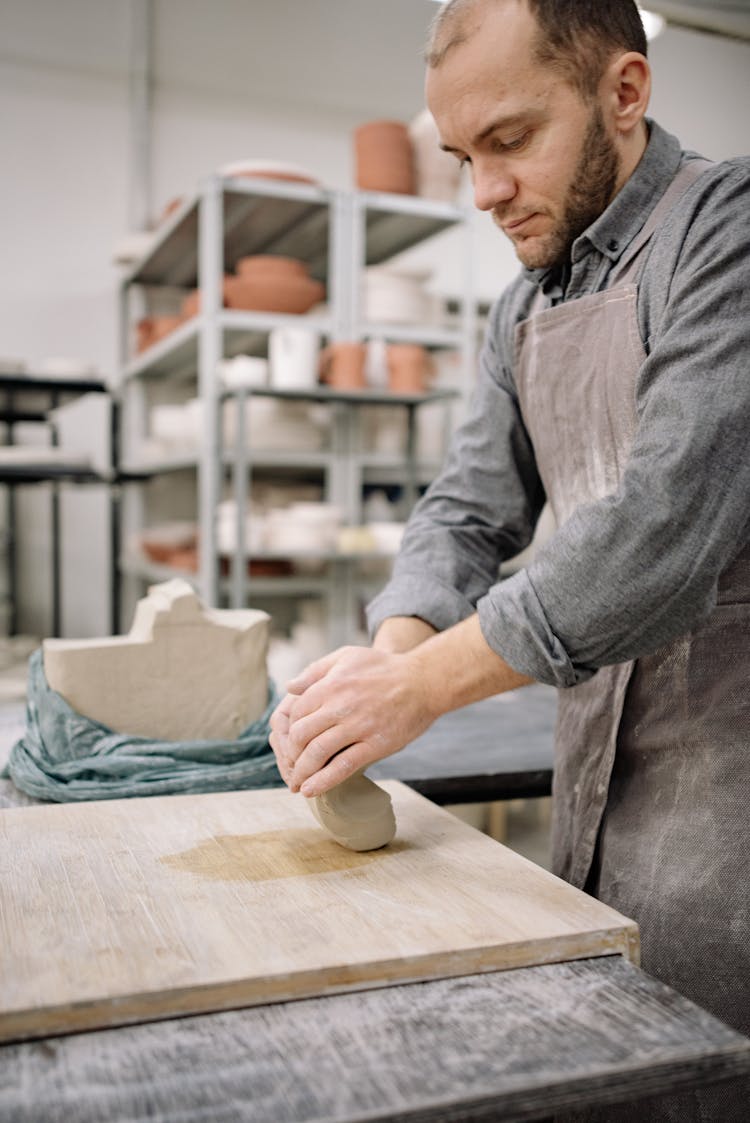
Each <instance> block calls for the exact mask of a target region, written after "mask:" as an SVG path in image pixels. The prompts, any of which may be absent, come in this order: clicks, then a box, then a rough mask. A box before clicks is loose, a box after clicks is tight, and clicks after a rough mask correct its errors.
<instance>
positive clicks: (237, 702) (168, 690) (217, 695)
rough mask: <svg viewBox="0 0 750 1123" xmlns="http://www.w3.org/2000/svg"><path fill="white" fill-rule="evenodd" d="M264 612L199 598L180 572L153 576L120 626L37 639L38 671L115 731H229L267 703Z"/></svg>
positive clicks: (203, 734) (168, 736) (183, 734)
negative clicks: (157, 580)
mask: <svg viewBox="0 0 750 1123" xmlns="http://www.w3.org/2000/svg"><path fill="white" fill-rule="evenodd" d="M270 620H271V618H270V616H269V615H268V614H267V613H266V612H260V611H257V610H255V609H237V610H222V609H210V608H204V606H203V605H202V604H201V602H200V601H199V599H198V597H197V596H196V594H195V592H194V590H193V589H192V587H191V586H190V585H189V584H188V583H187V581H182V580H179V579H177V580H174V581H167V582H165V583H164V584H161V585H154V586H152V587H151V588H150V589H149V591H148V596H146V597H144V598H143V599H142V600H140V601H139V602H138V604H137V606H136V611H135V616H134V619H133V625H132V627H131V629H130V632H129V633H128V635H126V636H107V637H104V638H101V639H85V640H67V639H47V640H45V641H44V643H43V644H42V650H43V658H44V673H45V675H46V678H47V682H48V683H49V685H50V687H51V688H52V689H53V690H56V691H57V693H58V694H61V695H62V696H63V698H64V699H65V700H66V702H68V704H69V705H70V706H72V707H73V709H74V710H77V711H78V713H79V714H83V715H84V716H85V717H88V718H92V719H93V720H94V721H99V722H101V723H102V724H103V725H106V726H108V727H109V728H110V729H114V730H115V731H116V732H118V733H130V734H133V735H136V736H141V737H152V738H154V739H156V740H160V741H201V740H221V741H234V740H236V739H237V737H238V736H239V734H240V733H241V732H242V731H243V729H246V728H247V726H248V725H250V724H251V722H253V721H256V720H257V719H258V718H259V717H260V716H261V714H262V713H263V711H264V710H265V709H266V706H267V705H268V672H267V670H266V654H267V651H268V632H269V625H270Z"/></svg>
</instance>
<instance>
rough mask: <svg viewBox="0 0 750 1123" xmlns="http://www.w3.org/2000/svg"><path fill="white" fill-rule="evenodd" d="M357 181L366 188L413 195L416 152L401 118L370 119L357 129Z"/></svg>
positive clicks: (364, 189)
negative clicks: (386, 119)
mask: <svg viewBox="0 0 750 1123" xmlns="http://www.w3.org/2000/svg"><path fill="white" fill-rule="evenodd" d="M354 157H355V181H356V184H357V187H360V188H361V189H362V190H363V191H391V192H394V193H396V194H399V195H413V194H414V192H415V190H416V181H415V174H414V153H413V150H412V143H411V139H410V137H409V130H408V129H407V127H406V125H404V124H402V123H401V122H400V121H369V122H367V123H366V124H364V125H360V126H359V128H358V129H356V130H355V132H354Z"/></svg>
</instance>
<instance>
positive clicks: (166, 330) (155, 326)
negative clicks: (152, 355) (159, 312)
mask: <svg viewBox="0 0 750 1123" xmlns="http://www.w3.org/2000/svg"><path fill="white" fill-rule="evenodd" d="M181 323H182V316H153V317H152V319H151V342H152V343H157V342H158V341H159V340H160V339H165V338H166V336H168V335H170V333H171V332H173V331H175V329H176V328H178V327H179V326H180V324H181Z"/></svg>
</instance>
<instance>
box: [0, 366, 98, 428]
mask: <svg viewBox="0 0 750 1123" xmlns="http://www.w3.org/2000/svg"><path fill="white" fill-rule="evenodd" d="M107 393H109V387H108V386H107V384H106V382H104V381H102V379H100V378H53V377H52V376H51V375H44V374H26V373H22V372H18V373H17V374H0V401H7V403H8V407H7V408H2V407H0V410H2V418H0V420H2V421H5V422H8V423H13V422H16V421H19V422H20V421H30V422H44V421H47V420H48V417H47V415H48V414H49V411H50V410H52V409H56V408H57V407H58V406H61V405H63V404H65V403H66V402H71V401H74V400H75V399H76V398H80V397H82V396H83V395H84V394H107Z"/></svg>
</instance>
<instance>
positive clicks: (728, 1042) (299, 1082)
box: [0, 956, 750, 1123]
mask: <svg viewBox="0 0 750 1123" xmlns="http://www.w3.org/2000/svg"><path fill="white" fill-rule="evenodd" d="M748 1072H750V1041H748V1040H746V1039H745V1038H743V1037H741V1036H740V1035H739V1034H736V1033H734V1032H733V1031H732V1030H730V1029H728V1028H726V1027H725V1026H723V1025H722V1024H721V1023H719V1022H717V1021H716V1020H715V1019H713V1018H712V1017H710V1016H709V1015H708V1014H705V1013H704V1012H703V1011H701V1010H699V1009H698V1008H697V1007H695V1006H693V1005H692V1004H691V1003H689V1002H687V1001H686V1000H685V999H683V998H680V997H679V996H678V995H676V994H675V993H674V992H673V991H672V990H670V989H669V988H668V987H665V986H663V985H662V984H660V983H657V982H655V981H654V980H653V979H650V978H649V977H648V976H647V975H645V974H644V973H643V972H641V971H639V970H637V969H636V968H634V967H632V966H631V965H629V964H627V963H626V962H625V961H624V960H622V959H620V958H619V957H617V956H615V957H610V958H603V959H596V960H593V959H590V960H581V961H579V962H577V963H564V964H550V965H546V966H543V967H527V968H523V969H521V970H516V971H503V972H497V973H492V974H486V975H474V976H471V977H467V978H455V979H447V980H440V981H437V982H429V983H414V984H411V985H408V986H396V987H388V988H385V989H381V990H371V991H364V992H361V993H352V994H343V995H335V996H331V997H325V998H314V999H304V1000H301V1001H297V1002H288V1003H279V1004H276V1005H270V1006H260V1007H255V1008H254V1009H249V1010H236V1011H229V1012H224V1013H220V1014H210V1015H201V1016H199V1017H190V1018H183V1019H174V1020H172V1021H166V1022H154V1023H151V1024H146V1025H136V1026H129V1027H125V1028H121V1029H111V1030H102V1031H98V1032H92V1033H83V1034H78V1035H73V1036H69V1037H57V1038H48V1039H46V1040H42V1041H35V1042H26V1043H22V1044H12V1045H6V1046H4V1047H3V1048H2V1049H0V1120H1V1121H2V1123H39V1121H40V1120H44V1123H122V1121H124V1120H128V1121H130V1123H140V1121H143V1123H146V1121H147V1120H148V1121H149V1123H204V1121H205V1123H235V1121H237V1123H240V1121H242V1123H313V1121H315V1123H323V1121H326V1123H355V1121H356V1123H360V1121H364V1120H367V1121H368V1123H374V1121H376V1120H382V1121H383V1123H385V1121H389V1123H397V1121H400V1120H403V1121H407V1120H408V1121H410V1123H417V1121H419V1123H448V1121H456V1123H457V1121H459V1120H460V1121H461V1123H471V1121H474V1120H476V1121H479V1120H485V1121H487V1120H499V1119H502V1120H504V1121H512V1120H531V1119H541V1118H544V1117H546V1116H549V1115H551V1114H552V1113H554V1112H556V1111H559V1110H562V1109H564V1108H568V1107H571V1106H576V1107H582V1106H585V1105H606V1104H611V1103H617V1102H624V1101H631V1100H634V1099H637V1098H639V1097H643V1096H648V1095H653V1094H660V1093H664V1092H679V1091H683V1090H685V1089H690V1088H695V1087H696V1086H699V1085H701V1084H705V1083H711V1082H714V1081H718V1080H723V1079H729V1078H731V1077H732V1076H737V1075H740V1074H743V1073H744V1074H746V1073H748Z"/></svg>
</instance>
